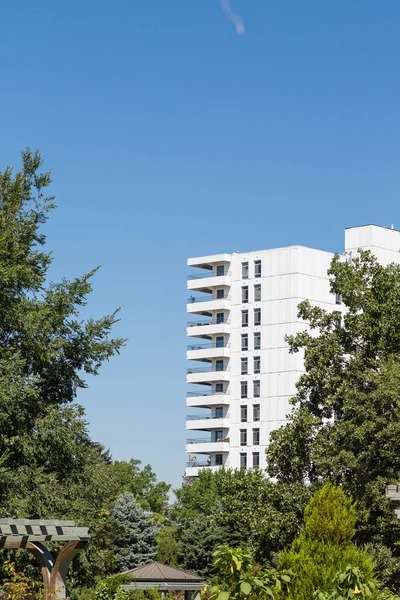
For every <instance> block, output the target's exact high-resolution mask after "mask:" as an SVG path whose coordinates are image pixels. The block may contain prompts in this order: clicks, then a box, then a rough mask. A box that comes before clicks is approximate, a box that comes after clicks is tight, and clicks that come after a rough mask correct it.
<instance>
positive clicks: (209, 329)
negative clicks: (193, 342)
mask: <svg viewBox="0 0 400 600" xmlns="http://www.w3.org/2000/svg"><path fill="white" fill-rule="evenodd" d="M230 331H231V325H230V319H225V320H224V321H218V320H217V319H211V320H208V321H204V320H202V321H191V322H189V323H188V327H187V330H186V333H187V335H188V337H198V338H203V339H211V337H212V336H213V335H219V334H224V333H225V334H229V333H230Z"/></svg>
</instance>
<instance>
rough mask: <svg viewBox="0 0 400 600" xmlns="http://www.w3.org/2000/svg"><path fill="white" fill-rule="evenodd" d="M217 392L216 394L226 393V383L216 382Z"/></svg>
mask: <svg viewBox="0 0 400 600" xmlns="http://www.w3.org/2000/svg"><path fill="white" fill-rule="evenodd" d="M215 393H216V394H223V393H224V384H223V383H216V384H215Z"/></svg>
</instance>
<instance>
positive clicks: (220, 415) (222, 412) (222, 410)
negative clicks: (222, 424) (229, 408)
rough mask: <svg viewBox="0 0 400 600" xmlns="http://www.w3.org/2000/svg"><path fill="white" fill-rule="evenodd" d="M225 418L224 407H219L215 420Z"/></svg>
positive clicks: (216, 410)
mask: <svg viewBox="0 0 400 600" xmlns="http://www.w3.org/2000/svg"><path fill="white" fill-rule="evenodd" d="M223 416H224V409H223V408H222V406H217V408H216V409H215V418H216V419H222V417H223Z"/></svg>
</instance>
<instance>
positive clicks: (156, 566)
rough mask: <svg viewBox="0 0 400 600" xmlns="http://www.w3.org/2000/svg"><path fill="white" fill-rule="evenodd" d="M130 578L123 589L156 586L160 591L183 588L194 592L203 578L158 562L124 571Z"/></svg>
mask: <svg viewBox="0 0 400 600" xmlns="http://www.w3.org/2000/svg"><path fill="white" fill-rule="evenodd" d="M123 574H124V575H128V577H129V578H130V579H132V583H129V584H127V585H122V586H121V587H122V588H123V589H124V590H134V589H136V590H143V589H146V588H158V589H159V590H160V591H168V590H185V591H190V592H192V591H193V592H196V591H198V590H201V589H202V588H203V586H204V583H205V582H204V579H202V577H200V576H199V575H193V573H188V572H187V571H182V569H175V568H173V567H169V566H168V565H163V564H162V563H159V562H153V563H150V564H148V565H143V566H141V567H136V568H135V569H131V570H129V571H125V572H124V573H123Z"/></svg>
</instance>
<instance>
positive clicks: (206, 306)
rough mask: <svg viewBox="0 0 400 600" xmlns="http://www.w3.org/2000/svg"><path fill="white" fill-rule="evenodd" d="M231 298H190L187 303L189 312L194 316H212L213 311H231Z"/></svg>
mask: <svg viewBox="0 0 400 600" xmlns="http://www.w3.org/2000/svg"><path fill="white" fill-rule="evenodd" d="M230 308H231V299H230V296H227V297H225V298H218V297H217V296H213V295H211V296H206V297H205V298H196V297H195V296H190V298H188V301H187V312H188V313H189V314H192V315H205V316H210V315H212V313H213V311H224V310H230Z"/></svg>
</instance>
